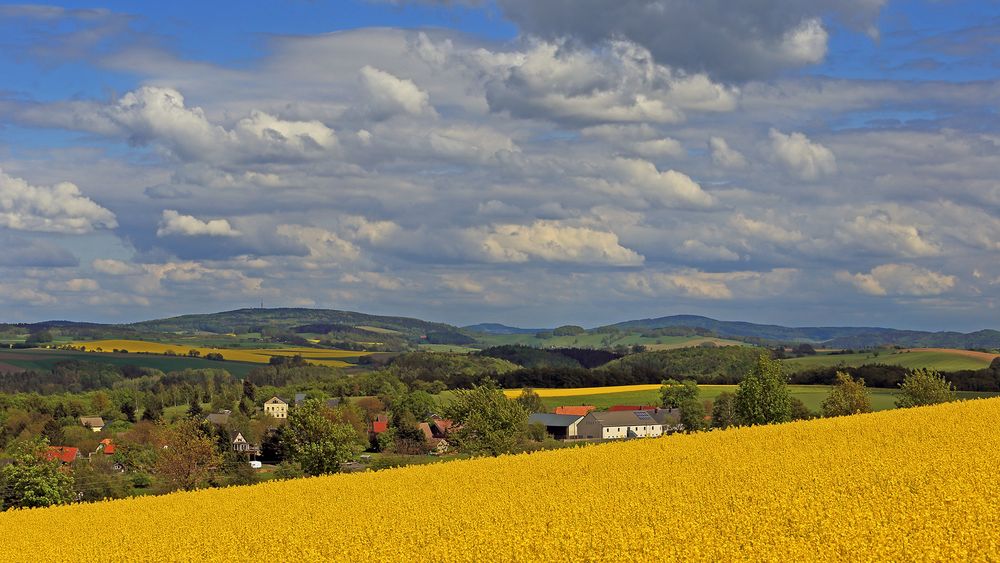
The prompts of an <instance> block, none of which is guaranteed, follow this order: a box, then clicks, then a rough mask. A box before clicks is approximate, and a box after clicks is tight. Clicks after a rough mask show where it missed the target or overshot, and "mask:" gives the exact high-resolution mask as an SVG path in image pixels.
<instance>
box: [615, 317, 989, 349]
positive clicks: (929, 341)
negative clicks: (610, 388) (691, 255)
mask: <svg viewBox="0 0 1000 563" xmlns="http://www.w3.org/2000/svg"><path fill="white" fill-rule="evenodd" d="M666 327H693V328H704V329H707V330H710V331H712V332H713V333H715V334H716V335H718V336H720V337H722V338H744V339H745V338H754V339H761V340H772V341H779V342H814V343H822V344H824V345H826V346H830V347H834V348H866V347H873V346H882V345H890V346H892V345H894V346H903V347H928V348H989V349H994V348H998V347H1000V331H996V330H980V331H977V332H972V333H961V332H927V331H918V330H898V329H892V328H879V327H786V326H780V325H764V324H756V323H749V322H743V321H719V320H715V319H710V318H708V317H701V316H697V315H674V316H669V317H660V318H655V319H639V320H632V321H625V322H621V323H617V324H613V325H610V328H617V329H620V330H629V329H656V328H666Z"/></svg>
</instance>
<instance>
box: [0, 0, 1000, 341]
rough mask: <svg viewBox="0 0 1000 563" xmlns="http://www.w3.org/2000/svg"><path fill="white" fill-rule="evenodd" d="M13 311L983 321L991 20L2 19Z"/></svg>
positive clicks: (494, 4)
mask: <svg viewBox="0 0 1000 563" xmlns="http://www.w3.org/2000/svg"><path fill="white" fill-rule="evenodd" d="M0 37H3V39H2V40H0V77H2V78H0V243H2V244H4V245H6V246H7V247H8V248H9V249H11V250H10V251H8V253H7V254H6V257H4V258H0V306H2V307H3V309H4V311H5V312H6V315H5V316H6V317H7V318H5V319H3V320H9V321H22V320H23V321H29V320H41V319H47V318H75V319H81V320H99V321H120V320H138V319H145V318H151V317H156V316H163V315H170V314H180V313H187V312H195V311H204V310H215V309H226V308H231V307H240V306H247V305H249V304H252V303H259V302H260V300H262V299H263V300H264V301H265V303H266V304H269V305H274V306H278V305H295V306H316V307H332V308H342V309H352V310H362V311H368V312H375V313H391V314H403V315H413V316H421V317H424V318H429V319H433V320H441V321H446V322H453V323H457V324H463V323H473V322H480V321H499V322H506V323H509V324H521V325H531V326H547V325H556V324H562V323H565V322H574V323H580V324H584V325H597V324H603V323H608V322H615V321H620V320H624V319H627V318H633V317H646V316H658V315H666V314H675V313H696V314H706V315H711V316H715V317H718V318H724V319H745V320H751V321H759V322H776V323H784V324H797V325H814V324H826V325H828V324H854V325H857V324H865V325H881V326H894V327H903V328H907V327H913V328H925V329H957V330H974V329H978V328H985V327H993V328H996V327H997V325H996V323H995V321H994V319H995V318H996V306H997V302H998V300H1000V261H998V260H997V258H998V254H1000V220H998V219H997V217H1000V185H998V184H997V180H996V178H997V177H998V174H997V169H996V164H995V163H996V162H998V161H1000V160H997V157H998V156H1000V154H997V153H1000V148H998V147H1000V133H998V131H997V126H998V124H1000V120H998V118H997V115H996V108H997V103H998V101H1000V100H998V97H1000V83H998V79H1000V56H998V55H1000V53H998V50H1000V4H998V3H997V2H984V1H979V2H970V1H960V0H956V1H937V2H930V1H915V2H894V1H891V0H844V1H834V0H816V1H804V0H756V1H754V2H746V3H740V4H733V3H729V2H721V1H719V2H711V1H704V2H694V1H692V0H666V1H662V2H654V1H653V0H617V1H612V0H548V1H546V2H534V1H530V0H494V1H491V2H443V1H442V2H435V1H433V0H424V1H420V2H407V1H405V0H397V1H394V2H390V1H385V2H381V1H362V0H356V1H340V2H320V1H316V2H307V1H288V2H248V3H236V2H213V3H208V4H207V5H206V4H205V3H193V2H173V3H134V2H103V3H99V4H98V3H78V2H66V3H59V4H47V5H24V4H18V5H13V4H4V5H0Z"/></svg>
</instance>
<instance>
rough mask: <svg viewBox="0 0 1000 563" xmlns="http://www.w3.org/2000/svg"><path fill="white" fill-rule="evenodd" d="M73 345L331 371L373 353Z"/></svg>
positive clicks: (158, 344)
mask: <svg viewBox="0 0 1000 563" xmlns="http://www.w3.org/2000/svg"><path fill="white" fill-rule="evenodd" d="M71 345H72V346H74V347H77V348H79V347H83V348H84V349H86V350H87V351H88V352H92V351H102V352H111V351H112V350H128V351H129V352H130V353H135V352H146V353H150V354H166V353H167V352H168V351H170V352H173V353H174V354H177V355H178V356H186V355H187V353H188V351H189V350H197V351H198V352H199V353H201V355H202V356H204V355H205V354H210V353H217V354H222V357H223V358H225V359H227V360H232V361H235V362H250V363H255V364H266V363H268V362H270V361H271V356H294V355H296V354H298V355H301V356H302V357H303V358H305V359H306V361H308V362H310V363H314V364H318V365H324V366H331V367H346V366H348V365H350V364H349V363H347V362H345V361H343V360H340V359H337V358H356V357H358V356H364V355H367V354H369V352H354V351H351V350H323V349H318V348H204V347H199V346H185V345H183V344H164V343H162V342H146V341H144V340H86V341H80V342H72V343H71Z"/></svg>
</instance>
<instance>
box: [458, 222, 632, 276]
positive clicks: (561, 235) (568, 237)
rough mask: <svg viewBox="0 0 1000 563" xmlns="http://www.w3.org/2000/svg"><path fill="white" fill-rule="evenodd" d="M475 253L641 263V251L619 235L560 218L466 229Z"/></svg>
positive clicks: (511, 258)
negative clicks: (626, 243)
mask: <svg viewBox="0 0 1000 563" xmlns="http://www.w3.org/2000/svg"><path fill="white" fill-rule="evenodd" d="M466 235H467V237H468V238H469V240H470V242H471V244H472V245H473V246H474V247H475V253H476V254H478V255H479V256H481V257H482V258H484V259H486V260H487V261H489V262H529V261H543V262H573V263H590V264H607V265H612V266H638V265H641V264H642V263H643V257H642V255H640V254H639V253H637V252H635V251H634V250H631V249H629V248H625V247H624V246H622V245H621V244H620V243H619V241H618V235H616V234H615V233H612V232H607V231H598V230H594V229H590V228H586V227H575V226H570V225H565V224H562V223H560V222H559V221H544V220H543V221H535V222H534V223H532V224H530V225H513V224H507V225H494V226H492V227H490V228H488V229H470V230H468V231H467V232H466Z"/></svg>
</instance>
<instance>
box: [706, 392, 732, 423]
mask: <svg viewBox="0 0 1000 563" xmlns="http://www.w3.org/2000/svg"><path fill="white" fill-rule="evenodd" d="M736 424H737V417H736V395H733V394H732V393H729V392H726V393H720V394H719V396H718V397H716V398H715V401H714V402H713V403H712V428H729V427H730V426H736Z"/></svg>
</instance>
